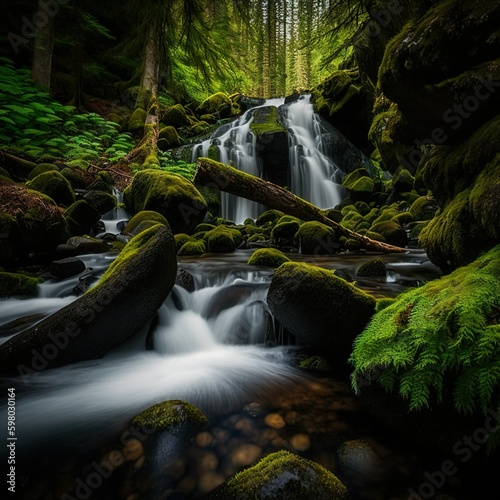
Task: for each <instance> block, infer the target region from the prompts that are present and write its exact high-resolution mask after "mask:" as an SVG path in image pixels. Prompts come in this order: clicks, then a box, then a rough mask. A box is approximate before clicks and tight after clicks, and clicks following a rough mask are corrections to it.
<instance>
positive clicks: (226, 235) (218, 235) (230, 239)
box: [204, 226, 243, 253]
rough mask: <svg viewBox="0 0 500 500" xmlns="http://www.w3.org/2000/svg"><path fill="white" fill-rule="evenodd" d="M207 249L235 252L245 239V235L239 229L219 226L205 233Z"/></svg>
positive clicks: (209, 250) (219, 251)
mask: <svg viewBox="0 0 500 500" xmlns="http://www.w3.org/2000/svg"><path fill="white" fill-rule="evenodd" d="M204 240H205V242H206V244H207V251H208V252H211V253H226V252H234V251H235V250H236V247H237V246H239V245H240V244H241V243H242V241H243V236H242V235H241V233H240V232H239V231H238V230H237V229H230V228H228V227H226V226H217V227H216V228H215V229H212V230H211V231H208V232H207V233H205V235H204Z"/></svg>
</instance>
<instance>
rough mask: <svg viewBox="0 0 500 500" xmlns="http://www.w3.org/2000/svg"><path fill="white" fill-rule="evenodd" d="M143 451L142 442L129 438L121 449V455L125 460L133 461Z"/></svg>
mask: <svg viewBox="0 0 500 500" xmlns="http://www.w3.org/2000/svg"><path fill="white" fill-rule="evenodd" d="M143 453H144V448H143V446H142V443H141V442H140V441H139V440H138V439H135V438H134V439H129V440H128V441H127V442H126V443H125V446H124V447H123V449H122V455H123V457H124V458H125V461H126V462H134V461H135V460H137V459H138V458H139V457H140V456H141V455H143Z"/></svg>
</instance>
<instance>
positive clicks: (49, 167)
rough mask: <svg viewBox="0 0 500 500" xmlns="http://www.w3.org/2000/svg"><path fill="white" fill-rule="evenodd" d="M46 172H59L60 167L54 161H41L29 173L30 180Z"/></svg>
mask: <svg viewBox="0 0 500 500" xmlns="http://www.w3.org/2000/svg"><path fill="white" fill-rule="evenodd" d="M45 172H59V167H57V166H56V165H54V164H53V163H39V164H38V165H37V166H36V167H35V168H34V169H33V170H32V171H31V172H30V174H29V175H28V179H27V180H29V181H31V180H33V179H34V178H35V177H36V176H37V175H40V174H44V173H45Z"/></svg>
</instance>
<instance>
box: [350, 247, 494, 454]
mask: <svg viewBox="0 0 500 500" xmlns="http://www.w3.org/2000/svg"><path fill="white" fill-rule="evenodd" d="M499 282H500V246H496V247H495V248H493V249H492V250H490V251H489V252H488V253H486V254H483V255H482V256H481V257H480V258H478V259H477V260H476V261H474V262H473V263H472V264H469V265H468V266H465V267H461V268H459V269H457V270H456V271H454V272H453V273H451V274H449V275H448V276H444V277H442V278H440V279H437V280H435V281H431V282H429V283H427V284H426V285H424V286H422V287H420V288H417V289H412V290H410V291H408V292H405V293H403V294H401V295H399V296H398V298H397V300H396V301H395V302H394V303H393V304H391V305H388V307H385V308H384V309H383V310H381V311H380V312H378V313H377V314H376V315H375V316H374V317H373V318H372V320H371V322H370V324H369V325H368V326H367V328H366V329H365V330H364V331H363V333H362V334H361V335H359V336H358V337H357V338H356V341H355V343H354V350H353V353H352V356H351V358H350V362H351V363H352V366H353V367H354V372H353V376H352V380H353V386H354V388H355V390H356V392H358V394H359V395H360V396H361V398H362V400H363V398H365V397H366V398H367V399H366V402H367V404H369V406H370V408H371V411H374V412H376V413H378V416H379V417H380V418H383V419H384V421H385V422H386V423H387V424H390V425H391V426H400V425H401V424H402V423H404V424H405V426H404V427H405V429H407V430H409V431H410V433H413V431H415V430H417V429H418V430H419V431H420V430H422V431H424V432H426V433H427V436H425V434H424V435H422V432H419V436H418V437H419V438H420V439H423V438H424V437H425V441H426V442H427V443H429V444H431V443H432V444H434V440H436V442H435V443H436V444H442V448H443V449H448V450H449V449H451V448H450V447H452V446H453V445H454V444H455V443H456V442H457V439H459V438H462V437H463V435H464V433H467V432H470V429H471V428H472V429H474V428H476V426H474V425H473V424H474V422H473V421H472V422H471V421H468V422H467V423H465V424H464V423H463V422H462V421H461V415H476V416H477V417H478V418H477V421H478V422H479V424H481V423H482V424H483V425H484V418H485V415H487V412H488V410H489V409H490V408H498V405H499V404H500V396H499V392H498V387H499V385H500V373H499V372H498V370H493V369H492V367H493V366H497V365H498V364H499V363H500V348H499V345H500V344H499V342H498V336H499V332H500V331H499V316H498V304H499V303H500V287H499V286H498V283H499ZM374 391H375V392H374ZM384 394H385V396H384ZM396 404H397V411H398V412H399V413H398V416H397V417H395V415H394V413H392V412H391V415H389V413H384V412H385V410H386V409H387V408H388V406H389V405H391V406H393V407H394V408H396ZM405 406H406V407H407V408H406V411H404V407H405ZM394 408H393V409H394ZM427 409H429V410H428V411H427ZM408 410H409V413H408ZM438 417H439V418H438ZM391 418H393V419H394V421H393V422H391V421H390V419H391ZM408 419H409V420H408ZM424 421H425V425H424ZM459 422H460V423H461V425H462V427H459V428H458V429H455V430H454V432H453V433H451V434H450V429H449V427H453V426H454V425H455V424H458V423H459ZM471 424H472V426H471ZM427 426H434V434H432V435H431V434H430V433H429V431H428V429H427ZM464 426H465V427H464ZM499 438H500V436H499V435H498V433H495V434H490V440H489V442H488V445H487V446H484V448H483V451H486V450H487V449H488V448H494V447H495V446H497V445H498V443H499V442H500V441H499Z"/></svg>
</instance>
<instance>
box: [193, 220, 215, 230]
mask: <svg viewBox="0 0 500 500" xmlns="http://www.w3.org/2000/svg"><path fill="white" fill-rule="evenodd" d="M216 227H217V226H215V225H214V224H208V223H207V222H202V223H201V224H198V225H197V226H196V228H195V232H196V233H198V232H207V231H211V230H212V229H215V228H216Z"/></svg>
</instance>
